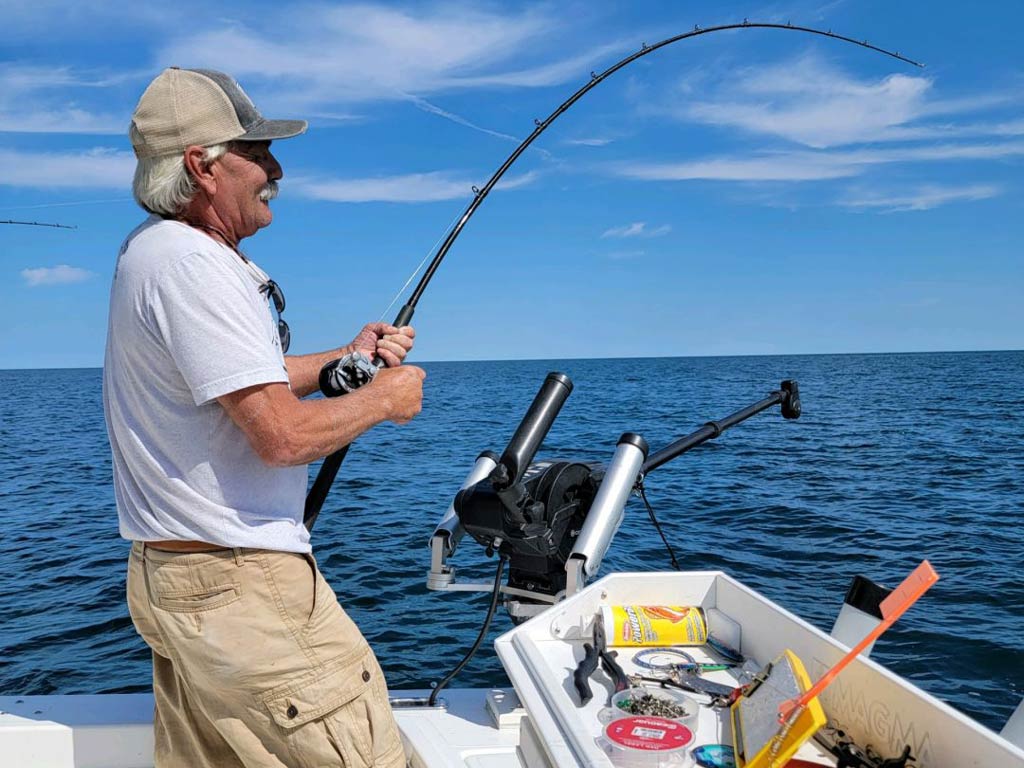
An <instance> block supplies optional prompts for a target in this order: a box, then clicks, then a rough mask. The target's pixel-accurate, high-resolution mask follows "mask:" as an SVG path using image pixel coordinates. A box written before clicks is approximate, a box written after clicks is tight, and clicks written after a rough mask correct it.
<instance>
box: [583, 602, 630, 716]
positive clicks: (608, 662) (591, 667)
mask: <svg viewBox="0 0 1024 768" xmlns="http://www.w3.org/2000/svg"><path fill="white" fill-rule="evenodd" d="M583 651H584V655H583V661H581V662H580V663H579V665H578V666H577V667H576V670H575V671H574V672H573V673H572V682H573V684H574V685H575V686H576V692H577V693H579V695H580V704H586V703H587V702H588V701H590V699H591V698H593V695H594V694H593V693H592V692H591V690H590V676H591V675H592V674H594V671H595V670H596V669H597V664H598V661H600V663H601V669H603V670H604V671H605V674H607V675H608V677H610V678H611V680H612V685H613V686H614V690H613V691H612V693H611V694H609V695H608V700H609V703H610V702H611V697H612V695H614V694H616V693H618V692H619V691H624V690H626V689H627V688H629V678H628V677H627V676H626V673H625V672H623V671H622V667H620V666H619V663H618V662H617V661H616V660H615V657H616V655H617V654H616V653H615V651H609V650H608V645H607V643H606V642H605V635H604V624H603V623H602V622H601V617H600V616H598V617H597V618H596V619H595V620H594V644H593V645H591V644H590V643H584V644H583Z"/></svg>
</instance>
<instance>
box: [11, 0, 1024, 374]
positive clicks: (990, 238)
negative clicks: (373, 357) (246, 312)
mask: <svg viewBox="0 0 1024 768" xmlns="http://www.w3.org/2000/svg"><path fill="white" fill-rule="evenodd" d="M0 18H3V19H4V22H3V25H2V27H0V167H2V168H3V170H4V173H3V174H2V175H0V220H7V219H17V220H30V221H41V222H59V223H62V224H66V225H70V226H74V227H76V229H73V230H64V229H49V228H40V227H27V226H14V225H0V270H2V279H0V298H2V302H3V308H4V333H3V334H2V341H0V367H2V368H32V367H71V366H99V365H101V364H102V356H103V343H104V336H105V332H106V313H107V305H106V303H107V294H108V290H109V282H110V278H111V274H112V269H113V265H114V260H115V256H116V252H117V248H118V245H119V243H120V242H121V240H122V239H123V237H124V235H125V234H126V233H127V232H128V231H129V230H130V229H131V228H132V227H133V226H134V225H135V224H136V223H137V222H138V221H139V220H140V219H141V216H142V214H141V211H140V210H139V209H138V208H137V207H136V206H135V204H134V203H133V202H132V201H131V196H130V190H129V186H130V179H131V174H132V170H133V167H134V159H133V156H132V154H131V150H130V146H129V144H128V140H127V137H126V129H127V125H128V122H129V119H130V115H131V111H132V109H133V107H134V105H135V102H136V101H137V99H138V97H139V95H140V94H141V92H142V90H143V89H144V88H145V86H146V84H147V83H148V81H149V80H150V79H151V78H152V77H153V76H155V75H156V74H157V73H158V72H159V71H160V70H161V69H162V68H163V67H165V66H169V65H178V66H184V67H200V66H202V67H211V68H215V69H221V70H224V71H227V72H229V73H231V74H232V75H234V76H235V77H236V78H237V79H238V80H239V81H240V82H241V83H242V85H243V86H244V87H245V88H246V90H247V91H248V93H249V94H250V95H251V96H252V97H253V100H254V101H255V102H256V104H257V106H259V107H260V109H261V110H262V111H263V113H264V114H265V115H267V116H269V117H300V118H306V119H308V120H309V121H310V130H309V132H308V134H306V135H305V136H302V137H299V138H296V139H291V140H288V141H283V142H279V143H277V144H275V153H276V154H277V156H278V159H279V160H280V161H281V163H282V165H283V166H284V170H285V177H284V179H283V180H282V183H281V195H280V197H279V198H278V199H277V200H276V201H275V202H274V204H273V208H274V213H275V221H274V223H273V224H272V225H271V226H270V227H269V228H267V229H265V230H263V231H262V232H260V233H258V234H257V235H256V236H255V237H253V238H251V239H249V240H247V241H245V242H244V243H243V247H244V248H245V250H246V251H247V252H248V253H249V254H250V255H251V256H252V257H253V258H254V259H255V260H256V261H257V262H258V263H260V264H261V265H262V266H263V267H264V268H265V269H266V270H267V271H268V272H269V273H270V274H271V275H272V276H273V277H274V278H275V279H276V280H277V281H278V282H279V283H280V284H281V285H282V287H283V288H284V290H285V293H286V295H287V299H288V307H287V309H286V312H285V317H286V318H287V320H288V321H289V323H290V325H291V328H292V337H293V350H295V351H300V352H301V351H314V350H319V349H324V348H328V347H331V346H336V345H338V344H341V343H345V342H347V341H348V340H350V339H351V337H352V335H353V334H354V333H355V331H356V330H357V329H358V328H359V327H360V326H361V324H362V323H363V322H366V321H368V320H374V319H378V318H380V317H381V315H382V313H385V308H386V307H387V306H388V304H389V303H390V302H391V301H392V299H393V298H394V297H395V295H396V294H397V293H398V292H399V289H400V288H401V286H402V285H403V284H404V283H405V281H406V279H407V278H408V277H409V276H410V274H411V273H412V272H413V270H414V269H415V268H416V265H417V264H419V263H420V261H421V259H423V257H424V256H426V255H427V254H428V253H430V252H432V250H433V247H434V246H435V244H436V243H437V241H438V239H439V238H440V237H442V236H443V235H444V233H445V231H446V229H447V228H448V227H449V226H450V224H451V222H452V221H453V220H454V219H455V218H456V217H457V216H458V215H459V214H460V213H461V212H462V211H463V210H464V208H465V207H466V206H467V205H468V204H469V202H470V200H471V199H472V192H471V187H472V186H473V185H474V184H475V185H478V186H482V185H483V184H484V182H486V180H487V179H488V178H489V177H490V175H491V173H493V171H494V170H495V169H496V168H497V167H498V166H499V165H500V164H501V162H502V161H503V160H504V159H505V157H507V156H508V154H509V153H510V152H511V151H512V150H513V149H514V148H515V146H516V143H517V142H518V140H521V139H522V138H524V137H525V136H526V135H528V134H529V132H530V131H531V130H532V129H533V120H534V119H535V118H541V119H542V118H544V117H546V116H547V115H548V114H549V113H550V112H551V111H552V110H553V109H554V108H555V107H557V106H558V105H559V104H560V103H561V102H562V101H564V100H565V99H566V98H567V97H568V96H569V95H570V94H571V93H572V92H574V91H575V90H576V89H577V88H578V87H579V86H580V85H582V84H583V83H584V82H586V80H587V78H588V77H589V73H590V72H591V71H592V70H596V71H601V70H603V69H605V68H606V67H608V66H609V65H611V64H613V63H614V62H616V61H617V60H619V59H620V58H622V57H624V56H626V55H627V54H629V53H630V52H632V51H634V50H636V49H637V48H639V46H640V44H641V43H643V42H648V43H653V42H656V41H658V40H661V39H664V38H667V37H670V36H672V35H675V34H678V33H680V32H683V31H685V30H687V29H692V28H693V25H694V24H700V25H701V26H712V25H715V24H722V23H731V22H739V21H742V20H743V19H744V18H749V19H750V20H751V21H769V22H783V23H785V22H787V21H792V22H793V23H794V24H802V25H807V26H815V27H820V28H823V29H832V30H833V31H835V32H837V33H841V34H845V35H849V36H852V37H855V38H858V39H861V38H866V39H868V40H869V41H871V42H872V43H875V44H877V45H880V46H883V47H888V48H892V49H896V50H898V51H900V52H901V53H903V54H905V55H907V56H909V57H911V58H914V59H917V60H919V61H923V62H925V63H926V64H927V66H926V67H925V68H924V69H917V68H915V67H911V66H908V65H905V64H902V63H901V62H898V61H895V60H893V59H890V58H886V57H883V56H881V55H879V54H876V53H871V52H869V51H866V50H863V49H861V48H858V47H855V46H852V45H848V44H844V43H839V42H836V41H833V40H827V39H824V38H818V37H812V36H810V35H802V34H797V33H793V32H788V31H757V30H741V31H738V32H725V33H717V34H712V35H706V36H704V37H700V38H696V39H692V40H688V41H684V42H681V43H678V44H676V45H674V46H671V47H668V48H666V49H664V50H660V51H657V52H655V53H653V54H651V55H650V56H647V57H645V58H644V59H641V60H640V61H638V62H636V63H635V64H632V65H630V66H629V67H627V68H625V69H623V70H622V71H621V72H619V73H617V74H616V75H614V76H613V77H612V78H610V79H609V80H608V81H606V82H605V83H603V84H601V85H600V86H598V87H597V88H596V89H594V90H593V91H592V92H591V93H590V94H588V95H587V96H586V97H584V99H582V100H581V101H580V102H579V103H578V104H577V105H576V106H575V107H573V108H572V109H571V110H570V111H568V112H567V113H565V115H563V116H562V117H561V118H559V120H558V121H556V122H555V123H554V124H553V125H552V127H551V128H550V129H549V130H548V131H547V132H546V133H545V134H543V136H542V137H541V138H540V139H539V140H538V141H537V142H536V143H535V145H534V148H532V149H531V150H529V151H528V152H526V153H525V154H524V155H523V157H521V158H520V160H519V162H518V163H517V164H515V165H514V166H513V167H512V169H511V170H510V171H509V173H508V175H507V176H506V183H505V184H504V186H502V187H499V188H498V189H496V190H495V191H494V193H492V195H491V196H490V197H489V198H488V199H487V200H486V201H485V202H484V203H483V205H482V206H481V207H480V209H479V210H478V212H477V214H476V215H475V216H474V217H473V219H472V220H471V221H470V222H469V224H468V226H467V227H466V229H465V230H464V232H463V233H462V236H461V237H460V238H459V240H458V241H457V242H456V244H455V246H454V247H453V249H452V250H451V252H450V253H449V255H448V257H447V259H446V260H445V262H444V263H443V264H442V266H441V269H440V271H439V272H438V273H437V275H436V277H435V279H434V280H433V282H432V283H431V284H430V286H429V287H428V289H427V292H426V293H425V295H424V297H423V299H422V301H421V303H420V305H419V308H418V311H417V315H416V318H415V321H414V324H415V325H416V326H417V329H418V332H419V337H418V348H417V350H416V353H415V356H416V358H417V359H420V360H463V359H502V358H564V357H621V356H663V355H721V354H726V355H731V354H776V353H829V352H882V351H927V350H970V349H1020V348H1022V347H1024V309H1022V306H1024V301H1022V300H1021V298H1022V296H1024V267H1022V259H1021V245H1020V244H1021V242H1022V240H1024V231H1022V230H1024V227H1022V221H1024V215H1022V214H1024V209H1022V198H1021V194H1020V191H1021V169H1022V165H1024V162H1022V161H1024V54H1022V53H1021V50H1022V48H1021V46H1020V42H1019V25H1020V24H1021V23H1022V22H1024V4H1021V3H1019V2H1009V1H1004V2H1001V3H990V4H986V5H985V7H984V12H983V14H982V15H980V16H974V15H972V14H971V13H969V12H968V11H967V10H966V9H965V7H964V6H963V4H962V3H954V2H946V1H944V0H935V1H933V2H927V3H925V2H906V3H885V2H874V1H869V2H853V0H838V1H836V2H805V1H804V0H793V2H771V3H764V2H739V3H721V2H718V3H713V2H664V3H654V2H636V3H629V4H613V3H602V2H596V1H591V2H559V3H516V4H512V3H509V4H498V3H494V4H488V3H479V2H478V3H458V2H454V3H453V2H447V3H435V2H416V3H401V4H399V3H324V2H309V3H281V2H277V3H261V2H246V3H223V4H210V3H198V2H193V1H192V0H182V1H181V2H176V3H173V4H160V5H157V4H147V3H137V2H136V3H120V2H107V3H96V4H83V3H80V2H64V1H63V0H43V1H42V2H36V3H33V4H27V3H22V2H18V3H14V2H9V1H8V0H0ZM409 290H410V289H408V288H407V289H406V291H405V293H404V294H403V296H402V298H405V297H406V296H408V293H409ZM399 303H400V302H399ZM396 306H397V305H396ZM395 311H396V309H395V308H392V309H390V310H387V311H386V317H387V319H389V320H390V319H391V317H393V315H394V313H395Z"/></svg>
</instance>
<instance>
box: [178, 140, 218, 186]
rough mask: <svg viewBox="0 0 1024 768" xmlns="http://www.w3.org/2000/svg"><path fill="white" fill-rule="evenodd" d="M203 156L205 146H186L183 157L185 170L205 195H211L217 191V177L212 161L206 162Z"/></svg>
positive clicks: (204, 155)
mask: <svg viewBox="0 0 1024 768" xmlns="http://www.w3.org/2000/svg"><path fill="white" fill-rule="evenodd" d="M204 157H206V149H205V148H203V147H199V146H195V145H193V146H190V147H186V148H185V155H184V157H183V160H184V162H185V171H186V172H187V173H188V175H189V176H191V177H192V179H193V180H194V181H195V183H196V184H197V185H198V186H199V188H200V189H201V190H203V192H205V193H206V194H207V196H212V195H213V193H214V192H216V191H217V179H216V177H215V176H214V173H213V163H207V162H206V161H205V160H204V159H203V158H204Z"/></svg>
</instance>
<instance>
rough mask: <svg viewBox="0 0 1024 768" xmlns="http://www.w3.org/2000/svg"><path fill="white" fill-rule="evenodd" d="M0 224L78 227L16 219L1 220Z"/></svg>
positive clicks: (61, 227) (63, 227) (60, 227)
mask: <svg viewBox="0 0 1024 768" xmlns="http://www.w3.org/2000/svg"><path fill="white" fill-rule="evenodd" d="M0 224H23V225H24V226H26V227H55V228H56V229H78V227H72V226H68V225H67V224H48V223H46V222H45V221H14V220H13V219H5V220H3V221H0Z"/></svg>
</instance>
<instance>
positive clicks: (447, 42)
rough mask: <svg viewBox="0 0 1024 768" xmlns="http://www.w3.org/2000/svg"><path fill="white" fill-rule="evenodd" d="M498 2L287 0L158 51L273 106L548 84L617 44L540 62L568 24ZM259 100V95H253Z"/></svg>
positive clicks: (162, 58)
mask: <svg viewBox="0 0 1024 768" xmlns="http://www.w3.org/2000/svg"><path fill="white" fill-rule="evenodd" d="M497 8H499V6H492V7H491V8H489V9H486V10H482V9H480V8H477V7H473V6H467V5H438V6H434V7H429V6H426V7H424V6H414V7H407V8H397V7H393V6H385V5H374V4H369V3H355V4H347V5H327V4H321V3H316V4H306V5H304V6H292V7H289V9H288V10H287V12H282V13H281V14H279V15H276V16H271V15H270V14H263V15H262V17H261V19H260V20H259V21H258V22H254V23H253V25H243V24H241V23H235V24H231V25H227V26H224V25H221V26H218V27H216V28H211V29H209V30H208V31H199V32H197V31H195V30H189V32H188V34H187V35H181V36H180V37H179V38H178V39H176V40H173V41H172V42H171V43H169V44H168V45H166V46H165V47H164V49H163V50H162V51H160V52H159V55H158V59H159V60H160V61H164V62H189V63H190V65H191V66H209V67H213V68H216V69H222V70H224V71H228V72H231V73H232V74H234V75H235V76H236V77H238V78H239V80H240V81H242V82H243V83H245V84H246V85H247V87H248V83H249V82H250V81H251V80H252V79H255V80H257V81H263V82H264V83H266V84H268V85H273V86H274V88H273V90H274V91H275V93H273V94H271V95H270V97H269V99H268V101H269V103H271V104H273V105H274V106H275V108H277V107H288V108H296V109H302V108H311V107H312V108H315V107H316V106H317V105H324V104H339V103H354V102H369V101H381V100H395V99H404V98H406V97H407V95H408V94H415V95H417V96H420V97H423V96H427V95H429V94H436V93H440V92H445V91H452V90H456V89H465V88H480V87H485V86H487V87H495V86H518V87H538V86H546V85H552V84H556V83H561V82H564V81H565V80H567V79H569V78H572V77H580V76H581V73H584V72H587V71H589V69H591V68H592V67H593V64H594V62H595V60H598V59H600V58H601V57H602V56H603V55H605V54H606V53H607V52H608V51H610V50H613V49H614V50H617V49H618V48H619V47H620V46H619V45H618V44H615V45H603V46H598V47H596V48H594V49H592V50H590V51H587V52H584V53H582V54H578V55H574V56H572V57H570V58H563V59H555V60H553V61H552V60H547V61H544V59H545V58H549V57H550V54H549V53H548V51H550V50H557V49H556V48H553V47H552V46H550V42H551V40H552V39H553V38H555V37H556V36H557V35H558V34H560V33H564V32H565V31H567V30H569V27H568V24H567V22H565V21H564V20H561V19H559V18H558V17H557V16H554V15H552V14H550V13H548V12H547V11H544V10H541V9H537V8H525V9H518V8H516V9H515V10H511V11H506V12H501V11H499V10H496V9H497ZM256 24H259V26H256ZM538 59H540V61H539V62H538V63H530V64H528V65H527V66H525V67H524V66H523V65H522V62H524V61H527V62H533V61H537V60H538ZM247 78H249V80H247ZM263 102H264V98H263V95H262V94H261V95H260V96H259V98H257V103H263Z"/></svg>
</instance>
